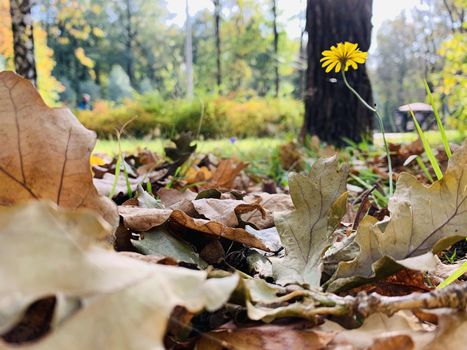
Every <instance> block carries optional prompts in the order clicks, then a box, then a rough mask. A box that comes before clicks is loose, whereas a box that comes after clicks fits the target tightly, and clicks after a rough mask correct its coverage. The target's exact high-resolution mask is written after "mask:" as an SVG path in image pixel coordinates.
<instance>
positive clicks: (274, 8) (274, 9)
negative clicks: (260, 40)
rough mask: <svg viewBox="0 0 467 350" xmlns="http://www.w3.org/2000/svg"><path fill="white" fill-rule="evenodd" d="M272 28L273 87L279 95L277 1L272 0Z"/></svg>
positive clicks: (276, 94)
mask: <svg viewBox="0 0 467 350" xmlns="http://www.w3.org/2000/svg"><path fill="white" fill-rule="evenodd" d="M272 17H273V21H272V28H273V34H274V41H273V43H274V87H275V96H276V97H278V96H279V84H280V76H279V32H278V31H277V2H276V0H272Z"/></svg>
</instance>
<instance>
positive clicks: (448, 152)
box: [425, 80, 452, 159]
mask: <svg viewBox="0 0 467 350" xmlns="http://www.w3.org/2000/svg"><path fill="white" fill-rule="evenodd" d="M425 90H426V93H427V95H428V101H429V102H430V105H431V108H433V113H434V114H435V118H436V123H437V124H438V129H439V132H440V133H441V139H442V141H443V145H444V149H445V151H446V155H447V156H448V159H451V156H452V153H451V148H450V147H449V142H448V137H447V136H446V130H444V126H443V121H442V120H441V118H440V116H439V113H438V109H437V108H436V106H435V101H434V99H433V95H432V94H431V91H430V87H429V86H428V83H427V82H426V80H425Z"/></svg>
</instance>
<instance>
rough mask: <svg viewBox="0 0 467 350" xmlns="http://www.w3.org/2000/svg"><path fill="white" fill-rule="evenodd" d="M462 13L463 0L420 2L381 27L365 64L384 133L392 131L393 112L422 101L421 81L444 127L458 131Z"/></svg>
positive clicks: (465, 4) (463, 39) (462, 97)
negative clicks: (431, 93) (432, 95)
mask: <svg viewBox="0 0 467 350" xmlns="http://www.w3.org/2000/svg"><path fill="white" fill-rule="evenodd" d="M466 7H467V1H466V0H424V1H423V4H422V5H421V6H418V7H416V8H414V9H412V10H411V11H410V12H404V13H402V14H400V15H399V16H397V17H396V18H395V19H392V20H389V21H386V22H384V23H383V24H382V26H381V28H380V30H379V32H378V34H377V42H378V45H377V48H376V51H375V53H374V54H373V56H372V57H371V58H370V60H369V62H370V63H371V69H370V74H371V78H372V82H373V88H374V92H375V100H376V102H377V104H378V105H379V106H380V107H381V110H382V111H383V112H384V113H383V114H384V117H385V124H386V127H388V128H392V129H391V130H395V129H394V127H395V125H394V123H393V122H392V120H393V116H394V112H395V110H396V109H397V107H399V106H400V105H402V104H407V103H410V102H416V101H421V102H423V101H425V98H426V92H425V88H424V80H426V81H427V82H428V84H429V86H430V88H431V89H432V90H434V91H435V96H436V98H437V104H438V106H439V109H440V110H441V111H442V112H444V114H445V117H447V118H446V119H447V121H448V122H449V123H450V124H451V125H453V126H456V127H458V128H461V127H462V126H463V123H465V117H464V121H463V122H462V115H463V106H464V105H465V101H466V97H465V93H463V91H465V86H463V84H465V83H463V82H464V81H465V79H464V77H465V74H466V73H465V72H464V71H463V70H465V69H464V65H463V64H462V62H465V55H466V54H465V52H466V50H465V47H466V45H465V42H466V40H467V39H466V33H465V29H463V28H464V27H463V26H462V21H464V14H463V13H464V9H465V8H466ZM464 23H465V21H464ZM462 101H464V102H462ZM464 114H465V113H464Z"/></svg>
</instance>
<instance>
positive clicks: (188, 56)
mask: <svg viewBox="0 0 467 350" xmlns="http://www.w3.org/2000/svg"><path fill="white" fill-rule="evenodd" d="M185 13H186V22H185V31H186V33H185V71H186V85H187V88H186V96H187V98H188V99H190V100H191V99H192V98H193V37H192V29H191V16H190V8H189V7H188V0H186V1H185Z"/></svg>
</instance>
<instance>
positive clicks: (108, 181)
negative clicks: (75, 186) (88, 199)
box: [93, 173, 141, 196]
mask: <svg viewBox="0 0 467 350" xmlns="http://www.w3.org/2000/svg"><path fill="white" fill-rule="evenodd" d="M128 181H129V182H130V188H131V190H132V191H135V190H136V188H137V187H138V184H139V183H140V182H141V181H140V180H137V179H132V178H128ZM114 182H115V175H114V174H111V173H105V174H104V175H103V176H102V179H96V178H94V179H93V184H94V186H95V187H96V189H97V191H98V192H99V194H100V195H101V196H108V195H109V194H110V193H111V192H112V188H113V186H114ZM119 193H122V194H124V195H127V194H128V187H127V184H126V179H125V176H124V175H123V174H120V176H119V177H118V181H117V185H116V186H115V192H114V195H117V194H119Z"/></svg>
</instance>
